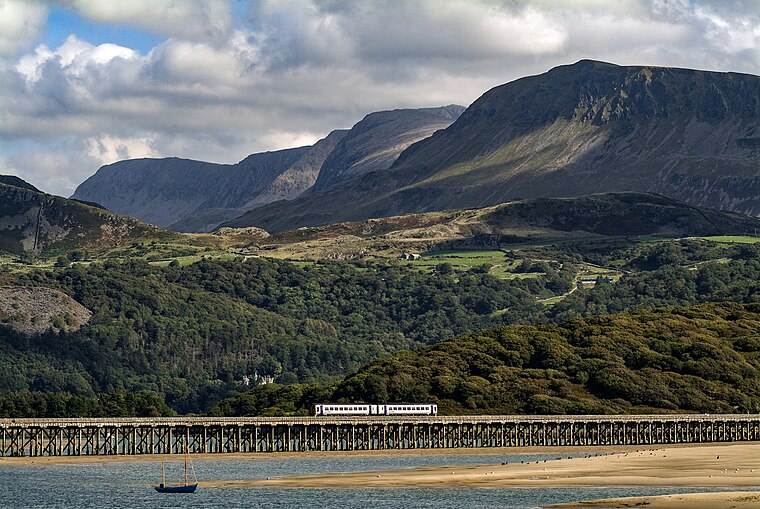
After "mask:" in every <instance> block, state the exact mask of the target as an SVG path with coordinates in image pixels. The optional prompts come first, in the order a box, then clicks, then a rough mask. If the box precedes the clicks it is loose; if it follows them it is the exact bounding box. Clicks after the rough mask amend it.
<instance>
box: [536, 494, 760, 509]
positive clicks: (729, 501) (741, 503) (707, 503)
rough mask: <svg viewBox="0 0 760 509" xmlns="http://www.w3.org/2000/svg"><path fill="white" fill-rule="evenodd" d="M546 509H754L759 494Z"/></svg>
mask: <svg viewBox="0 0 760 509" xmlns="http://www.w3.org/2000/svg"><path fill="white" fill-rule="evenodd" d="M545 507H547V508H576V509H579V508H607V509H620V508H625V507H646V508H647V509H693V508H696V507H698V508H699V509H757V508H758V507H760V492H748V491H734V492H720V493H688V494H679V495H660V496H652V497H628V498H610V499H600V500H587V501H583V502H571V503H567V504H552V505H547V506H545Z"/></svg>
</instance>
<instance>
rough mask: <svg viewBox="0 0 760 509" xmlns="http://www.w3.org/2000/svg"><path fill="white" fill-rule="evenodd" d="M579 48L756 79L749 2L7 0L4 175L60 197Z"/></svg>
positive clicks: (432, 97) (213, 157)
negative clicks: (147, 162)
mask: <svg viewBox="0 0 760 509" xmlns="http://www.w3.org/2000/svg"><path fill="white" fill-rule="evenodd" d="M584 58H591V59H597V60H603V61H607V62H612V63H616V64H621V65H660V66H675V67H688V68H695V69H707V70H715V71H734V72H744V73H751V74H757V75H760V0H735V1H732V0H574V1H570V0H567V1H565V0H501V1H498V0H414V1H413V0H408V1H404V0H385V1H380V0H376V1H372V0H345V1H341V0H325V1H316V0H250V1H247V0H61V1H52V0H50V1H42V0H39V1H36V0H0V174H13V175H18V176H20V177H21V178H23V179H25V180H27V181H29V182H30V183H32V184H34V185H35V186H37V187H39V188H40V189H42V190H44V191H46V192H49V193H53V194H59V195H63V196H70V195H71V194H72V193H73V191H74V189H75V188H76V186H77V185H78V184H79V183H81V182H82V181H84V180H85V179H86V178H88V177H89V176H91V175H92V174H94V173H95V171H97V169H98V168H99V167H100V166H102V165H105V164H110V163H113V162H115V161H118V160H122V159H128V158H140V157H169V156H177V157H186V158H192V159H200V160H205V161H214V162H221V163H234V162H237V161H239V160H241V159H243V158H244V157H245V156H247V155H248V154H252V153H255V152H261V151H266V150H277V149H282V148H289V147H294V146H302V145H309V144H312V143H314V142H315V141H317V140H318V139H320V138H322V137H324V136H326V135H327V134H328V133H329V132H330V131H332V130H333V129H339V128H348V127H351V126H352V125H353V124H355V123H356V122H358V121H359V120H361V119H362V117H364V115H366V114H367V113H370V112H373V111H380V110H387V109H394V108H417V107H431V106H442V105H446V104H462V105H465V106H467V105H469V104H470V103H472V102H473V101H474V100H475V99H477V98H478V97H479V96H480V95H482V94H483V93H484V92H485V91H487V90H488V89H490V88H492V87H494V86H496V85H500V84H502V83H506V82H508V81H512V80H514V79H517V78H520V77H522V76H526V75H531V74H538V73H542V72H545V71H547V70H549V69H551V68H552V67H554V66H557V65H562V64H568V63H573V62H576V61H578V60H580V59H584Z"/></svg>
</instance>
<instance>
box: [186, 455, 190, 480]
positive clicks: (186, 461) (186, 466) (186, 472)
mask: <svg viewBox="0 0 760 509" xmlns="http://www.w3.org/2000/svg"><path fill="white" fill-rule="evenodd" d="M188 484H190V483H188V482H187V451H185V486H187V485H188Z"/></svg>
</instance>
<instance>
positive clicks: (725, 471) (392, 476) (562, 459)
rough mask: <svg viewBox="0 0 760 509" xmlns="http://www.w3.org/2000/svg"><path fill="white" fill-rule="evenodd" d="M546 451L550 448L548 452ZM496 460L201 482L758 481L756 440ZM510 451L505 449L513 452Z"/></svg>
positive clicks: (528, 484) (526, 484)
mask: <svg viewBox="0 0 760 509" xmlns="http://www.w3.org/2000/svg"><path fill="white" fill-rule="evenodd" d="M546 452H547V453H548V451H546ZM586 452H587V454H585V455H581V456H579V455H580V454H581V453H580V451H579V450H578V449H576V452H575V453H572V452H571V453H565V454H561V455H560V454H557V458H556V459H552V460H547V461H543V460H541V461H537V462H534V461H531V462H524V463H508V458H507V457H506V456H505V462H507V464H495V465H477V466H469V465H459V466H455V467H424V468H414V469H406V470H393V471H381V472H344V473H333V474H329V473H320V474H318V475H305V476H296V477H284V478H278V479H248V480H235V481H211V482H205V483H202V484H205V485H206V486H220V487H221V486H224V487H254V486H277V487H300V488H303V487H310V488H357V487H366V488H379V487H389V488H400V487H410V488H411V487H479V488H488V487H521V488H540V487H595V486H608V487H611V486H676V487H677V486H688V487H753V486H760V444H758V443H743V444H725V445H717V444H711V445H702V446H695V447H664V448H663V447H657V448H653V447H650V448H644V447H639V448H637V449H636V448H635V449H632V450H631V449H629V450H627V451H622V450H621V451H620V452H599V453H596V452H594V453H591V454H588V451H586ZM516 453H517V451H515V450H510V452H509V453H505V454H516Z"/></svg>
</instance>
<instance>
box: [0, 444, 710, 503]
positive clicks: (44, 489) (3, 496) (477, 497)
mask: <svg viewBox="0 0 760 509" xmlns="http://www.w3.org/2000/svg"><path fill="white" fill-rule="evenodd" d="M577 455H581V453H580V452H579V453H578V454H577ZM555 456H556V454H555V455H530V456H527V455H526V456H521V455H499V456H482V455H477V456H460V455H457V456H408V455H403V456H379V457H358V456H347V457H340V456H330V457H303V458H292V457H291V458H277V457H276V456H273V457H272V458H265V459H260V457H257V458H256V459H250V460H196V461H194V466H195V470H196V472H197V474H198V479H199V480H201V481H204V480H209V481H210V480H223V479H256V478H266V477H282V476H287V475H297V474H313V473H320V472H322V473H327V472H354V471H374V470H389V469H400V468H414V467H418V466H429V465H441V466H445V465H451V466H455V465H465V464H489V463H490V464H498V463H501V462H503V461H508V462H510V463H513V462H520V461H536V460H541V461H542V460H544V459H553V458H554V457H555ZM182 475H183V471H182V466H181V461H178V462H177V463H176V464H174V463H167V480H169V481H171V482H174V481H178V480H179V479H180V478H181V477H182ZM160 477H161V465H160V463H158V462H124V463H119V462H107V463H87V464H86V463H81V464H74V465H46V466H15V465H4V464H2V463H0V508H3V509H4V508H9V509H10V508H13V509H22V508H35V509H46V508H93V509H95V508H112V507H113V508H117V507H118V508H128V509H149V508H150V509H154V508H192V509H212V508H252V509H290V508H304V509H306V508H308V509H323V508H324V509H486V508H488V509H491V508H499V509H518V508H519V509H529V508H538V507H541V506H542V505H543V504H550V503H555V502H568V501H573V500H587V499H591V498H606V497H623V496H635V495H652V494H666V493H679V492H680V493H685V492H688V491H704V490H689V489H685V488H651V487H640V488H553V489H543V488H542V489H515V488H455V489H446V488H436V489H429V488H426V489H406V488H405V489H393V488H380V489H366V488H362V487H356V488H351V489H346V488H342V489H332V488H320V489H315V488H310V489H297V488H206V487H203V486H201V487H199V488H198V491H197V492H196V493H194V494H192V495H180V494H173V495H171V494H161V493H156V492H155V491H154V490H153V488H152V487H151V485H152V484H155V483H156V482H157V481H158V480H159V479H160Z"/></svg>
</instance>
